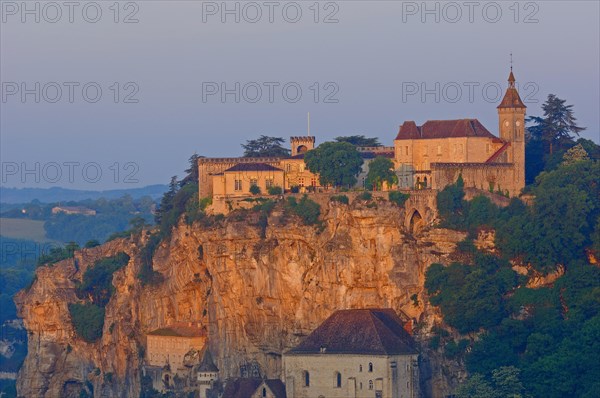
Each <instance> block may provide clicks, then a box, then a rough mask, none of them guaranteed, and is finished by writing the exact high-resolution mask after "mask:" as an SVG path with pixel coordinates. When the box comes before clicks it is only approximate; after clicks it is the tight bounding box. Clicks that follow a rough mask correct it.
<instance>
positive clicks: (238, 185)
mask: <svg viewBox="0 0 600 398" xmlns="http://www.w3.org/2000/svg"><path fill="white" fill-rule="evenodd" d="M234 184H235V186H234V189H235V190H236V191H241V190H242V180H235V181H234Z"/></svg>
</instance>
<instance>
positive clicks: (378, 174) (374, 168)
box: [365, 156, 398, 191]
mask: <svg viewBox="0 0 600 398" xmlns="http://www.w3.org/2000/svg"><path fill="white" fill-rule="evenodd" d="M394 168H395V167H394V162H392V161H391V160H390V159H388V158H384V157H383V156H378V157H376V158H375V159H373V161H372V162H371V163H369V172H368V173H367V179H366V180H365V186H366V187H367V189H372V190H374V191H377V190H381V189H382V187H383V183H384V182H385V183H386V184H387V185H388V187H391V186H392V185H394V184H397V183H398V176H397V175H396V173H395V172H394Z"/></svg>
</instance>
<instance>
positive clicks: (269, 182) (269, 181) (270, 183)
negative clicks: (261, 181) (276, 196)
mask: <svg viewBox="0 0 600 398" xmlns="http://www.w3.org/2000/svg"><path fill="white" fill-rule="evenodd" d="M272 186H273V179H272V178H267V179H266V180H265V187H266V188H267V189H269V188H271V187H272Z"/></svg>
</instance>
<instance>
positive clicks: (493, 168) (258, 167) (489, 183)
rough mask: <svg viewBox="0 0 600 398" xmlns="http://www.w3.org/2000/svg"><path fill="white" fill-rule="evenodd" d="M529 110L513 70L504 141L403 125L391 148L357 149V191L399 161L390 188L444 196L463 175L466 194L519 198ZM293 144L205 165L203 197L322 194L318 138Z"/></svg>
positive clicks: (481, 130) (474, 125)
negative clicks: (315, 163) (372, 171)
mask: <svg viewBox="0 0 600 398" xmlns="http://www.w3.org/2000/svg"><path fill="white" fill-rule="evenodd" d="M525 110H526V106H525V105H524V104H523V101H521V98H520V96H519V93H518V91H517V88H516V86H515V77H514V74H513V72H512V69H511V72H510V75H509V78H508V88H507V90H506V93H505V95H504V97H503V99H502V101H501V103H500V104H499V105H498V106H497V112H498V123H499V124H498V126H499V128H498V132H499V135H498V136H496V135H494V134H492V133H491V132H490V131H489V130H488V129H486V128H485V127H484V126H483V125H482V124H481V123H480V122H479V121H478V120H477V119H457V120H429V121H427V122H425V123H423V124H422V125H421V126H418V125H417V124H416V123H415V122H414V121H405V122H404V123H403V124H402V125H401V126H400V129H399V131H398V134H397V135H396V138H395V140H394V146H393V147H376V148H357V149H358V151H359V152H360V154H361V156H362V157H363V159H364V163H363V168H362V171H361V172H360V173H359V175H358V182H357V187H359V188H364V183H365V179H366V176H367V172H368V165H369V163H370V161H371V160H372V159H374V158H375V157H377V156H383V157H388V158H390V159H393V161H394V165H395V171H396V174H397V176H398V186H397V187H391V188H399V189H426V188H432V189H443V188H444V187H446V186H447V185H449V184H452V183H454V182H456V180H457V179H458V176H459V175H461V176H462V178H463V180H464V183H465V187H472V188H478V189H481V190H485V191H493V192H500V193H502V194H504V195H509V196H517V195H519V194H520V192H521V190H522V189H523V187H524V186H525ZM290 143H291V156H289V157H280V158H201V159H199V160H198V173H199V195H200V197H201V198H203V197H212V198H213V200H214V201H216V202H219V201H224V200H227V199H231V198H239V197H244V196H249V195H250V186H252V185H253V184H254V185H257V186H259V188H261V192H262V193H266V192H267V190H268V187H269V186H280V187H281V188H282V189H284V190H290V189H291V188H292V187H298V188H299V190H300V192H303V191H305V190H309V187H312V189H315V190H317V189H319V188H320V187H319V178H318V175H315V174H313V173H311V172H310V171H308V170H307V169H306V167H305V163H304V154H305V153H306V152H307V151H309V150H311V149H314V147H315V137H310V136H306V137H291V140H290ZM221 207H222V206H221Z"/></svg>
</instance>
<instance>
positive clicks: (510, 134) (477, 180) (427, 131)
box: [394, 70, 526, 196]
mask: <svg viewBox="0 0 600 398" xmlns="http://www.w3.org/2000/svg"><path fill="white" fill-rule="evenodd" d="M525 109H526V106H525V105H524V104H523V101H521V98H520V97H519V93H518V92H517V89H516V87H515V77H514V75H513V72H512V70H511V72H510V75H509V77H508V89H507V90H506V93H505V95H504V98H503V99H502V102H501V103H500V105H498V107H497V110H498V120H499V132H500V136H499V137H497V136H495V135H493V134H492V133H491V132H490V131H488V130H487V129H486V128H485V127H484V126H483V125H482V124H481V123H480V122H479V121H478V120H477V119H460V120H430V121H427V122H425V123H424V124H423V125H422V126H417V125H416V123H415V122H413V121H406V122H404V123H403V124H402V125H401V126H400V130H399V131H398V135H397V136H396V140H395V141H394V147H395V162H396V166H397V172H398V177H399V178H398V179H399V185H400V187H404V188H417V189H419V188H433V189H443V188H444V187H445V186H447V185H449V184H452V183H454V182H455V181H456V180H457V178H458V176H459V175H462V177H463V180H464V182H465V186H466V187H473V188H479V189H482V190H486V191H488V190H491V191H494V192H502V193H503V194H509V195H510V196H516V195H518V194H519V193H520V192H521V189H523V187H524V186H525V139H524V131H525Z"/></svg>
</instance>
